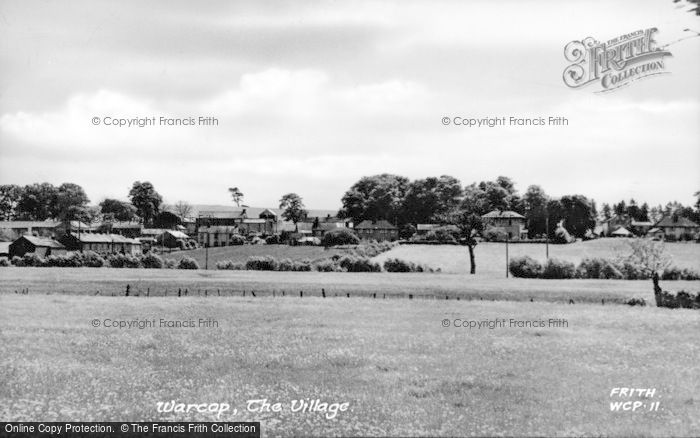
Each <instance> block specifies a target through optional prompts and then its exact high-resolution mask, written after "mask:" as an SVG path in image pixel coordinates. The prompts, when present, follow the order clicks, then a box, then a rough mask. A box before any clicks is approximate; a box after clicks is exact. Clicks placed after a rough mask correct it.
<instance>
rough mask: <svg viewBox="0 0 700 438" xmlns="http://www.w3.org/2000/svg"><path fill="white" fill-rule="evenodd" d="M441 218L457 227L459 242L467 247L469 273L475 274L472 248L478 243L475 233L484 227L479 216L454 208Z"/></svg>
mask: <svg viewBox="0 0 700 438" xmlns="http://www.w3.org/2000/svg"><path fill="white" fill-rule="evenodd" d="M443 220H444V222H445V223H449V224H452V225H455V226H457V228H459V235H460V239H459V242H460V243H461V244H462V245H465V246H466V247H467V248H468V249H469V273H470V274H476V257H475V255H474V248H475V247H476V245H477V243H478V242H477V240H476V235H477V234H478V233H479V232H481V231H482V230H483V228H484V224H483V222H482V220H481V216H479V215H478V214H475V213H472V212H469V211H467V210H456V211H452V212H450V213H448V214H447V215H445V217H444V219H443Z"/></svg>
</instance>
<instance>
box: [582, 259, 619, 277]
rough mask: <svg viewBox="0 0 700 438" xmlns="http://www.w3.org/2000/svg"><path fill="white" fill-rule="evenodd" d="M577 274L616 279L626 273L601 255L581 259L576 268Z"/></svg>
mask: <svg viewBox="0 0 700 438" xmlns="http://www.w3.org/2000/svg"><path fill="white" fill-rule="evenodd" d="M576 276H577V277H578V278H584V279H614V280H620V279H623V278H625V276H624V274H623V273H622V272H621V271H620V269H618V267H617V266H616V265H615V263H613V262H612V261H610V260H608V259H604V258H600V257H596V258H585V259H583V260H581V263H580V264H579V265H578V268H577V270H576Z"/></svg>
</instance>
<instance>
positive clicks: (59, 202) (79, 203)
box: [54, 183, 90, 220]
mask: <svg viewBox="0 0 700 438" xmlns="http://www.w3.org/2000/svg"><path fill="white" fill-rule="evenodd" d="M89 202H90V200H89V199H88V197H87V195H86V194H85V190H83V188H82V187H80V186H79V185H78V184H73V183H63V184H61V185H60V186H58V189H57V192H56V211H55V212H54V213H55V214H54V215H55V216H56V217H58V218H59V219H62V220H65V219H66V217H67V216H68V215H69V211H72V212H73V213H71V214H75V212H76V211H79V209H81V208H83V207H86V206H87V204H88V203H89ZM73 207H76V208H78V210H75V209H73ZM85 211H87V210H85Z"/></svg>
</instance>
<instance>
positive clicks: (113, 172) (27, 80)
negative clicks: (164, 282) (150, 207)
mask: <svg viewBox="0 0 700 438" xmlns="http://www.w3.org/2000/svg"><path fill="white" fill-rule="evenodd" d="M688 8H689V7H688V5H687V4H686V3H682V2H681V3H674V2H673V1H672V0H633V1H620V0H616V1H609V2H605V6H604V7H603V6H602V3H600V2H594V1H576V0H574V1H568V2H561V1H555V0H539V1H498V2H496V1H456V0H455V1H421V2H418V1H410V0H409V1H405V0H401V1H399V0H395V1H375V2H360V1H357V2H356V1H353V2H342V1H294V2H288V1H232V2H229V1H207V2H190V1H187V2H185V1H150V2H142V1H120V2H101V1H74V0H66V1H61V2H55V1H36V0H29V1H21V2H18V1H7V0H0V184H10V183H13V184H20V185H24V184H30V183H33V182H44V181H46V182H50V183H53V184H56V185H58V184H60V183H62V182H74V183H77V184H80V185H81V186H83V187H84V188H85V190H86V192H87V194H88V196H89V198H90V199H91V201H92V203H94V204H96V203H99V202H100V201H101V200H102V199H104V198H106V197H114V198H118V199H126V197H127V194H128V191H129V188H130V187H131V185H132V183H133V182H134V181H137V180H138V181H150V182H152V183H153V184H154V186H155V188H156V190H157V191H158V192H159V193H161V195H162V196H163V198H164V200H165V202H166V203H170V204H172V203H175V202H177V201H186V202H189V203H192V204H222V205H231V204H232V203H231V200H230V196H229V194H228V191H227V188H228V187H233V186H237V187H239V188H240V189H241V191H242V192H243V193H244V194H245V198H244V203H246V204H248V205H253V206H275V205H277V204H278V202H279V199H280V197H281V196H282V195H284V194H285V193H288V192H296V193H298V194H299V195H301V196H302V198H303V199H304V202H305V204H306V206H307V207H309V208H319V209H320V208H327V209H335V208H338V207H339V206H340V198H341V197H342V195H343V193H344V192H345V191H346V190H347V189H348V188H349V187H350V186H351V185H352V184H353V183H354V182H355V181H357V180H358V179H359V178H360V177H362V176H365V175H372V174H377V173H385V172H387V173H394V174H399V175H404V176H406V177H409V178H411V179H416V178H424V177H427V176H439V175H444V174H446V175H452V176H455V177H457V178H458V179H460V180H461V181H462V183H463V184H465V185H466V184H470V183H472V182H475V181H482V180H492V179H495V178H496V177H497V176H499V175H505V176H509V177H511V178H512V179H513V180H514V181H515V183H516V187H517V188H518V190H519V191H520V192H521V193H523V192H524V191H525V190H526V188H527V187H528V186H529V185H532V184H537V185H540V186H542V187H543V188H544V190H545V191H546V192H547V193H548V194H549V195H551V196H555V197H557V196H562V195H565V194H584V195H586V196H588V197H589V198H593V199H595V200H596V201H597V202H598V204H599V205H600V204H601V203H603V202H607V203H613V202H617V201H619V200H621V199H626V200H629V199H630V198H634V199H636V200H638V201H646V202H649V203H650V204H651V205H656V204H660V203H662V204H665V203H666V202H668V201H672V200H677V201H680V202H682V203H685V204H690V203H693V202H694V197H693V194H694V193H695V192H696V191H698V190H700V170H699V165H700V124H699V123H698V121H700V83H699V82H698V80H697V78H698V77H700V38H687V39H684V40H682V41H679V42H676V43H673V44H671V45H670V46H669V47H668V50H669V51H670V52H671V53H672V56H671V57H666V58H665V65H666V70H667V71H668V72H669V74H664V75H658V76H654V77H650V78H646V79H643V80H640V81H636V82H634V83H632V84H630V86H628V87H624V88H621V89H619V90H616V91H614V92H610V93H595V92H594V90H593V89H592V88H590V87H583V88H580V89H572V88H569V87H567V86H566V85H565V84H564V82H563V80H562V73H563V71H564V69H565V68H566V67H567V65H569V64H570V62H567V60H566V59H565V57H564V47H565V45H566V44H567V43H569V42H570V41H573V40H581V39H583V38H586V37H589V36H590V37H594V38H596V39H598V40H601V41H605V40H609V39H612V38H614V37H617V36H619V35H623V34H627V33H630V32H632V31H635V30H638V29H646V28H651V27H656V28H658V32H657V34H656V36H655V38H656V41H657V42H658V43H659V44H660V45H663V44H666V43H671V42H674V41H676V40H679V39H681V38H685V37H689V36H692V35H693V33H692V32H689V31H684V29H692V30H695V31H697V32H700V18H699V17H697V16H695V15H694V14H691V13H688V12H687V10H688ZM200 116H202V117H214V118H216V119H217V120H218V126H201V125H195V126H145V127H134V126H132V127H128V126H122V127H119V126H114V125H111V124H108V123H110V121H111V120H114V119H117V120H118V119H134V118H139V117H141V118H144V117H155V118H156V120H155V121H156V125H158V124H159V122H160V118H161V117H163V118H170V119H186V120H187V119H188V118H189V117H192V118H194V120H195V121H198V120H199V119H198V118H199V117H200ZM503 116H505V117H507V118H508V117H510V116H513V117H518V118H535V119H536V118H538V117H544V118H547V117H549V116H560V117H566V118H567V119H568V122H569V123H568V126H527V127H523V126H499V127H493V128H488V127H481V128H478V127H465V126H455V125H454V123H450V125H447V126H445V125H443V123H441V120H442V118H443V117H448V118H449V119H450V120H454V118H455V117H463V118H483V117H503ZM93 118H97V121H98V122H99V124H93Z"/></svg>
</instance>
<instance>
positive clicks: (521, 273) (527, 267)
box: [508, 256, 543, 278]
mask: <svg viewBox="0 0 700 438" xmlns="http://www.w3.org/2000/svg"><path fill="white" fill-rule="evenodd" d="M508 270H509V271H510V273H511V274H513V276H515V277H519V278H539V277H540V276H541V275H542V272H543V268H542V264H541V263H540V262H538V261H537V260H535V259H533V258H532V257H529V256H524V257H515V258H513V259H511V261H510V263H509V264H508Z"/></svg>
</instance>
